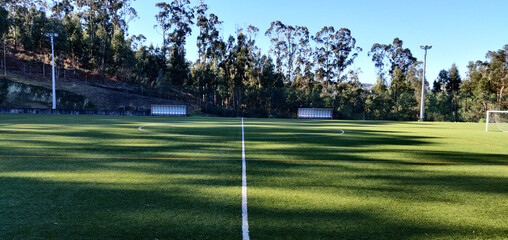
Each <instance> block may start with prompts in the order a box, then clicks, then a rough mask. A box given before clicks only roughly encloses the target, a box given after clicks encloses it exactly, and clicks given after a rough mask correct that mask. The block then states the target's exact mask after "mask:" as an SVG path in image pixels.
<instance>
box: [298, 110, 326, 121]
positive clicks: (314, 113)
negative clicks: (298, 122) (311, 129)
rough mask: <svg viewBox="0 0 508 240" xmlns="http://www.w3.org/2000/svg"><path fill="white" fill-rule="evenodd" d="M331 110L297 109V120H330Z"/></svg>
mask: <svg viewBox="0 0 508 240" xmlns="http://www.w3.org/2000/svg"><path fill="white" fill-rule="evenodd" d="M332 116H333V110H332V109H331V108H298V118H308V119H332Z"/></svg>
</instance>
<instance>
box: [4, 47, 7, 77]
mask: <svg viewBox="0 0 508 240" xmlns="http://www.w3.org/2000/svg"><path fill="white" fill-rule="evenodd" d="M5 53H6V48H5V38H4V77H7V58H6V57H5Z"/></svg>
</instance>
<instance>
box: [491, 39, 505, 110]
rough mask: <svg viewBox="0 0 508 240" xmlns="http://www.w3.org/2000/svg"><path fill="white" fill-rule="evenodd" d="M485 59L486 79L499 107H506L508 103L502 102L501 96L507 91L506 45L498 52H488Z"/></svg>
mask: <svg viewBox="0 0 508 240" xmlns="http://www.w3.org/2000/svg"><path fill="white" fill-rule="evenodd" d="M486 57H487V61H488V65H487V66H488V68H487V73H486V77H487V79H488V80H489V82H490V85H491V89H492V90H493V92H495V93H496V95H497V102H498V104H499V107H506V106H508V101H507V102H503V100H504V98H503V96H504V93H505V92H507V91H508V90H507V87H508V44H507V45H505V46H504V47H503V48H502V49H499V50H498V51H489V52H488V53H487V56H486Z"/></svg>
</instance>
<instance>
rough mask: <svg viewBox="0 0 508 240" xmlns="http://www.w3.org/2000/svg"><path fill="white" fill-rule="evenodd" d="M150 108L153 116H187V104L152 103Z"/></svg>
mask: <svg viewBox="0 0 508 240" xmlns="http://www.w3.org/2000/svg"><path fill="white" fill-rule="evenodd" d="M150 109H151V110H150V114H151V115H152V116H187V106H185V105H152V107H151V108H150Z"/></svg>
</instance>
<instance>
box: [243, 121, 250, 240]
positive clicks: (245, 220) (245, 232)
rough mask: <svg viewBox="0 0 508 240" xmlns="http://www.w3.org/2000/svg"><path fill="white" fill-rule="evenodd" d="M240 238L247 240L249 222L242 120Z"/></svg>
mask: <svg viewBox="0 0 508 240" xmlns="http://www.w3.org/2000/svg"><path fill="white" fill-rule="evenodd" d="M242 236H243V239H244V240H249V239H250V238H249V220H248V217H247V164H246V163H245V131H244V128H243V118H242Z"/></svg>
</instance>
